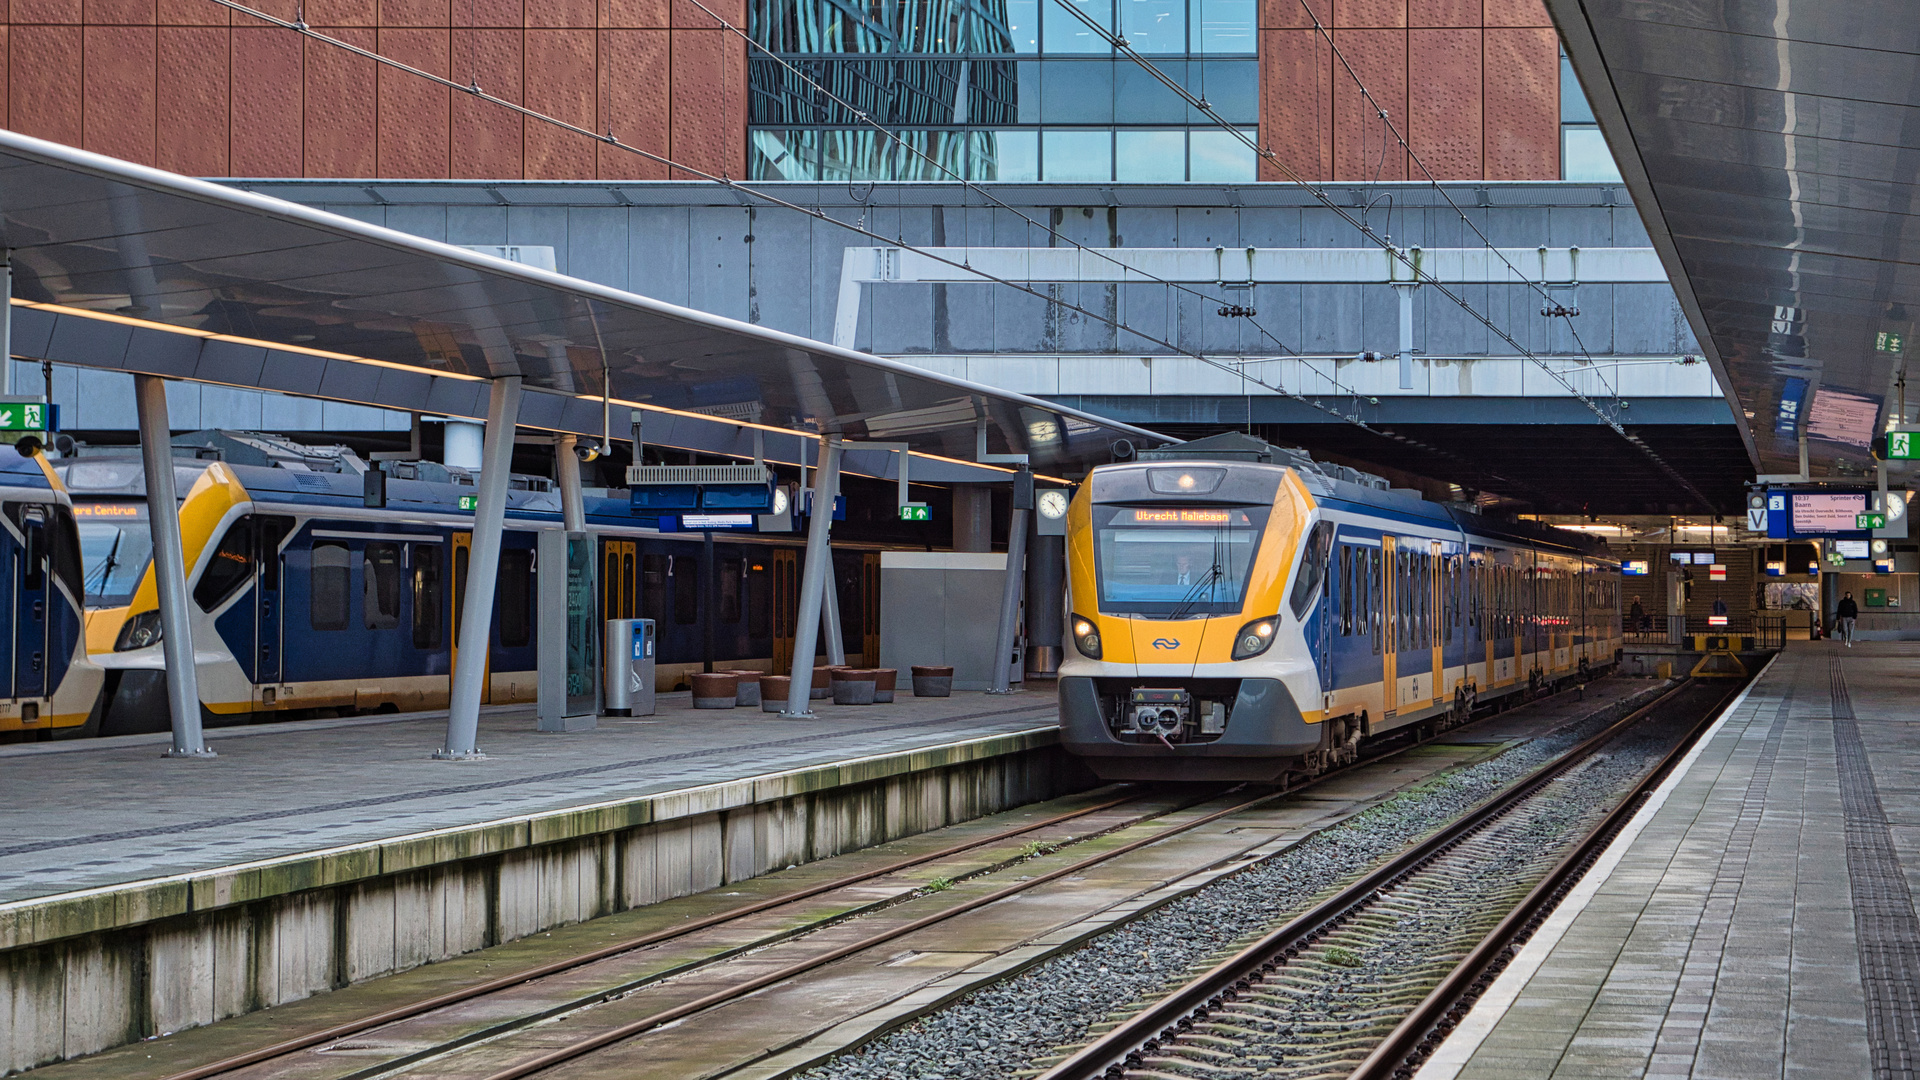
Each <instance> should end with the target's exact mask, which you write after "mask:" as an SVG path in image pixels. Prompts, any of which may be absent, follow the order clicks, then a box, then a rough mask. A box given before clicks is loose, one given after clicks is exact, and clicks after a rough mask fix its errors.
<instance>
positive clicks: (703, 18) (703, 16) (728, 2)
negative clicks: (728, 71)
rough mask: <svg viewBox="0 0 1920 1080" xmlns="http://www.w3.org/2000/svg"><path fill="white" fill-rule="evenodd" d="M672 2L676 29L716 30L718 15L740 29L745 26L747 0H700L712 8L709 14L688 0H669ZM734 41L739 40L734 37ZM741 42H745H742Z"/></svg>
mask: <svg viewBox="0 0 1920 1080" xmlns="http://www.w3.org/2000/svg"><path fill="white" fill-rule="evenodd" d="M670 2H671V3H672V4H673V25H674V28H675V29H676V30H717V29H720V24H719V23H717V22H715V21H714V18H713V15H718V16H720V17H721V18H722V19H725V20H727V21H728V22H730V23H732V24H733V25H735V26H737V27H739V28H740V29H742V30H745V29H746V28H747V0H700V2H701V3H702V4H705V5H706V6H707V7H709V8H711V9H712V10H713V15H709V14H707V13H706V12H704V11H701V10H700V9H699V8H697V7H695V6H694V5H693V4H691V3H689V2H688V0H670ZM734 40H735V41H739V38H738V37H736V38H735V39H734ZM742 44H745V43H744V42H742Z"/></svg>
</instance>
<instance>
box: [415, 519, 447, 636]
mask: <svg viewBox="0 0 1920 1080" xmlns="http://www.w3.org/2000/svg"><path fill="white" fill-rule="evenodd" d="M412 555H413V647H414V648H416V649H437V648H439V647H440V615H441V612H442V610H443V605H444V604H445V601H443V600H442V599H441V592H440V545H439V544H415V545H413V552H412Z"/></svg>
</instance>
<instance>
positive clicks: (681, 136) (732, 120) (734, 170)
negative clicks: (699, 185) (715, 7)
mask: <svg viewBox="0 0 1920 1080" xmlns="http://www.w3.org/2000/svg"><path fill="white" fill-rule="evenodd" d="M744 45H745V43H744V42H742V41H741V40H740V39H739V38H738V37H736V36H734V35H733V34H730V33H727V32H726V31H724V30H675V31H673V82H672V94H673V116H672V120H671V123H672V130H671V137H670V139H669V143H668V145H669V146H670V148H671V149H670V150H669V151H668V156H669V157H671V158H673V160H674V161H676V162H679V163H681V164H683V165H690V166H692V167H694V168H697V169H701V170H704V171H706V172H709V173H716V174H724V175H727V176H733V177H739V176H742V175H743V174H744V173H745V171H746V144H747V131H746V128H747V117H746V82H747V77H746V64H747V57H746V51H745V48H744ZM675 172H676V173H677V172H678V170H675ZM687 178H689V177H686V176H684V175H674V176H669V179H687Z"/></svg>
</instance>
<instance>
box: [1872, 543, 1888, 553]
mask: <svg viewBox="0 0 1920 1080" xmlns="http://www.w3.org/2000/svg"><path fill="white" fill-rule="evenodd" d="M1873 553H1874V554H1875V555H1885V554H1886V553H1887V542H1886V541H1885V540H1875V541H1874V542H1873Z"/></svg>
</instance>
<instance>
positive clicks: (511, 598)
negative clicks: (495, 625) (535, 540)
mask: <svg viewBox="0 0 1920 1080" xmlns="http://www.w3.org/2000/svg"><path fill="white" fill-rule="evenodd" d="M532 640H533V551H532V549H530V548H516V549H514V550H512V551H503V552H501V553H500V645H501V647H502V648H507V649H517V648H519V647H520V646H522V645H525V644H527V643H528V642H531V641H532Z"/></svg>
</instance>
